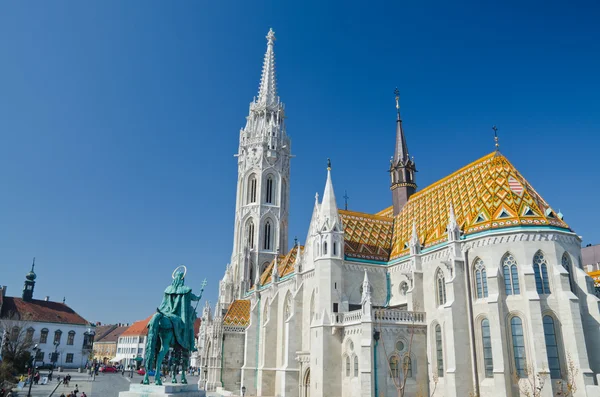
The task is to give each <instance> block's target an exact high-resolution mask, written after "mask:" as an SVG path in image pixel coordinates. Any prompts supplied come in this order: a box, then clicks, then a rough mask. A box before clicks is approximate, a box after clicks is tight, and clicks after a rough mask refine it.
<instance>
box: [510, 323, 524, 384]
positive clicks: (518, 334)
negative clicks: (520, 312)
mask: <svg viewBox="0 0 600 397" xmlns="http://www.w3.org/2000/svg"><path fill="white" fill-rule="evenodd" d="M510 331H511V334H512V344H513V355H514V357H515V369H516V371H517V376H518V377H519V378H525V377H527V354H525V335H524V334H523V322H522V321H521V318H520V317H513V318H511V319H510Z"/></svg>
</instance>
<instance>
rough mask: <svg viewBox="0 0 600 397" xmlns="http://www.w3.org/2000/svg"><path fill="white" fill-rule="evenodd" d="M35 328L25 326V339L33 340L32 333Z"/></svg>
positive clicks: (27, 340)
mask: <svg viewBox="0 0 600 397" xmlns="http://www.w3.org/2000/svg"><path fill="white" fill-rule="evenodd" d="M34 332H35V330H34V329H33V328H31V327H29V328H27V332H26V333H25V341H26V342H32V341H33V333H34Z"/></svg>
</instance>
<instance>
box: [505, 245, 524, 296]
mask: <svg viewBox="0 0 600 397" xmlns="http://www.w3.org/2000/svg"><path fill="white" fill-rule="evenodd" d="M502 269H503V274H504V291H505V292H506V295H519V294H520V293H521V290H520V288H519V271H518V270H517V261H515V258H514V257H513V256H512V254H510V253H507V254H506V255H504V257H503V258H502Z"/></svg>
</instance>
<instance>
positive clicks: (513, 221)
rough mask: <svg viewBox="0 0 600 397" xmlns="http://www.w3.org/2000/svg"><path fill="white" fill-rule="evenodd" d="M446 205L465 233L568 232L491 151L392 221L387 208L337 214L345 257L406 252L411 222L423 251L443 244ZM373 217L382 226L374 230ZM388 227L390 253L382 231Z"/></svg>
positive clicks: (416, 199)
mask: <svg viewBox="0 0 600 397" xmlns="http://www.w3.org/2000/svg"><path fill="white" fill-rule="evenodd" d="M450 204H452V206H453V207H454V213H455V216H456V220H457V223H458V225H459V226H460V228H461V230H462V231H463V232H464V233H465V234H472V233H477V232H481V231H484V230H492V229H500V228H506V227H514V226H556V227H560V228H564V229H569V226H568V225H567V224H566V223H565V222H564V221H563V220H562V219H560V216H559V215H558V214H557V213H556V212H554V210H553V209H552V208H551V207H550V206H549V205H548V203H546V202H545V201H544V199H542V197H541V196H540V195H539V194H538V193H537V192H536V191H535V190H534V189H533V187H532V186H531V185H530V184H529V182H527V180H526V179H525V178H524V177H523V176H522V175H521V174H520V173H519V172H518V171H517V170H516V169H515V167H514V166H513V165H512V164H511V163H510V162H509V161H508V160H507V159H506V157H504V156H503V155H502V154H500V153H499V152H493V153H490V154H488V155H486V156H484V157H482V158H480V159H479V160H476V161H474V162H473V163H471V164H469V165H467V166H465V167H463V168H461V169H459V170H458V171H456V172H454V173H452V174H450V175H449V176H447V177H445V178H443V179H441V180H439V181H438V182H436V183H434V184H432V185H430V186H428V187H427V188H425V189H423V190H421V191H419V192H417V193H415V194H413V195H412V196H411V197H410V199H409V200H408V202H407V203H406V204H405V205H404V207H403V208H402V210H401V211H400V213H399V214H398V215H397V216H396V217H395V218H392V217H391V216H392V207H388V208H386V209H384V210H382V211H380V212H378V213H377V214H375V215H367V214H362V213H356V212H352V213H349V212H348V211H339V212H340V215H341V216H342V219H343V222H344V228H345V232H346V235H345V240H346V255H348V256H350V257H357V258H364V259H373V260H384V261H385V260H389V259H395V258H398V257H400V256H403V255H406V254H408V252H409V247H408V241H409V239H410V237H411V234H412V226H413V223H414V224H416V226H417V234H418V235H419V241H420V242H421V245H422V246H423V247H431V246H433V245H435V244H439V243H442V242H444V241H446V240H447V234H446V226H447V225H448V213H449V208H450ZM373 219H376V220H377V221H378V222H379V223H380V224H381V226H378V227H375V225H373V222H374V221H373ZM390 223H392V224H393V232H392V234H393V236H392V237H391V252H390V254H389V256H388V257H387V258H386V256H385V253H386V252H388V250H389V249H390V248H389V247H390V242H389V241H390V240H388V239H387V237H388V233H386V231H387V227H384V226H383V225H384V224H385V225H389V224H390Z"/></svg>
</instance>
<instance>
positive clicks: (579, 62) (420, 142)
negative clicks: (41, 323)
mask: <svg viewBox="0 0 600 397" xmlns="http://www.w3.org/2000/svg"><path fill="white" fill-rule="evenodd" d="M497 3H498V4H496V5H489V4H488V5H485V4H481V2H470V3H469V2H464V3H457V2H414V1H412V2H405V1H402V2H370V3H369V6H368V7H365V6H364V4H366V3H364V2H362V1H361V2H352V1H346V2H343V3H335V2H321V1H314V2H313V1H305V2H279V1H273V2H241V1H240V2H218V1H216V2H201V1H191V0H190V1H183V0H181V1H177V2H164V1H133V0H132V1H126V2H123V1H107V0H103V1H87V2H67V1H62V2H38V3H36V4H35V6H34V5H33V4H32V3H27V2H10V3H6V4H4V5H3V7H2V12H1V13H0V54H1V59H2V61H1V62H0V137H1V145H0V181H1V183H2V194H0V269H1V272H0V284H4V285H8V292H9V295H20V292H21V288H22V282H23V279H24V275H25V273H26V272H27V271H28V269H29V266H30V264H31V258H32V257H34V256H36V257H37V266H36V271H37V273H38V283H37V286H36V290H35V292H36V296H37V297H38V298H42V297H43V296H45V295H49V296H50V297H51V299H53V300H62V298H63V296H64V297H66V300H67V303H68V304H69V305H71V306H72V307H73V308H74V309H75V310H77V311H78V312H80V314H82V315H83V316H84V317H86V318H87V319H88V320H90V321H102V322H117V321H120V322H131V321H134V320H138V319H142V318H145V317H147V316H148V315H149V314H150V313H151V312H153V311H154V310H155V307H156V305H158V304H159V302H160V299H161V293H162V290H163V288H164V287H166V285H168V283H169V282H170V275H171V272H172V270H173V269H174V268H175V267H176V266H177V265H178V264H180V263H183V264H186V265H187V266H188V267H189V273H188V278H187V279H188V283H189V284H190V285H191V286H192V287H196V288H197V287H198V286H199V284H200V282H201V281H202V279H203V278H205V277H206V278H207V279H208V282H209V284H208V286H207V291H206V294H205V296H206V297H208V298H209V299H210V300H211V301H212V302H213V303H214V301H215V300H216V296H217V288H218V280H219V279H220V278H221V276H222V274H223V271H224V268H225V265H226V263H227V262H228V260H229V258H230V255H231V248H232V237H231V236H232V229H233V216H234V205H235V202H234V200H235V188H236V161H235V159H234V157H233V154H234V153H235V152H236V150H237V139H238V133H239V129H240V128H241V127H242V126H243V125H244V121H245V119H244V118H245V116H246V115H247V113H248V104H249V102H250V101H251V100H252V97H253V96H254V95H256V93H257V88H258V83H259V79H260V69H261V64H262V59H263V55H264V51H265V48H266V40H265V38H264V37H265V35H266V33H267V31H268V29H269V27H273V29H274V30H275V32H276V35H277V42H276V47H275V51H276V60H277V78H278V88H279V93H280V95H281V98H282V100H283V101H284V102H285V103H286V106H287V108H286V109H287V116H288V121H287V126H288V134H289V135H290V136H291V137H292V150H293V152H294V154H295V155H296V156H297V157H296V158H295V159H294V160H293V162H292V179H291V215H290V233H289V234H290V239H293V237H294V236H295V235H297V236H298V237H299V238H300V240H301V242H302V243H303V240H304V238H305V236H306V230H307V226H308V222H309V220H310V213H311V210H312V206H313V203H314V193H315V192H316V191H319V192H321V191H322V189H323V187H324V183H325V176H326V175H325V165H326V158H327V157H331V159H332V163H333V182H334V187H335V189H336V193H337V196H338V200H339V204H340V205H342V199H341V197H342V196H343V192H344V190H347V191H348V195H349V196H350V201H349V203H350V204H349V207H350V209H353V210H359V211H365V212H373V211H378V210H380V209H382V208H384V207H386V206H388V205H389V204H390V201H391V196H390V193H389V189H388V186H389V181H388V174H387V173H386V169H387V167H388V164H389V162H388V161H389V157H390V156H391V155H392V151H393V144H394V120H395V113H394V112H395V109H394V97H393V90H394V88H395V87H396V86H398V88H399V89H400V91H401V105H402V115H403V119H404V127H405V132H406V134H407V140H408V145H409V149H410V152H411V154H412V155H414V156H415V159H416V161H417V166H418V169H419V171H420V172H419V174H418V175H417V177H418V179H417V182H418V184H419V186H420V187H425V186H427V185H428V184H430V183H432V182H434V181H436V180H438V179H440V178H442V177H444V176H445V175H447V174H449V173H451V172H453V171H455V170H456V169H458V168H460V167H462V166H463V165H465V164H467V163H469V162H471V161H474V160H476V159H477V158H479V157H481V156H483V155H485V154H487V153H489V152H491V151H492V150H493V132H492V130H491V127H492V125H494V124H496V125H497V126H498V128H499V134H500V144H501V151H502V152H503V153H504V154H505V155H506V156H507V157H508V158H509V160H510V161H511V162H512V163H513V164H514V165H515V166H516V167H517V168H518V169H519V170H520V172H521V173H522V174H523V175H524V176H525V177H526V178H527V179H528V180H529V182H530V183H531V184H532V185H533V186H534V187H535V188H536V190H537V191H538V192H539V193H540V194H541V195H542V196H543V197H544V198H545V199H546V200H547V201H548V202H549V203H550V205H552V206H553V207H554V208H556V209H560V210H561V211H562V212H563V214H564V215H565V220H566V221H567V222H568V223H569V224H570V225H571V227H572V228H573V229H574V230H575V231H576V232H577V233H578V234H580V235H582V236H583V241H584V243H588V242H589V243H600V232H598V224H600V213H599V212H598V211H597V209H596V208H595V206H596V205H597V201H598V196H599V195H600V184H599V183H598V170H599V167H600V166H599V165H598V160H597V159H596V154H597V152H598V145H599V144H600V138H599V137H598V133H599V132H600V131H599V123H600V113H599V109H600V99H599V96H598V92H599V91H600V74H599V73H598V70H600V48H599V46H600V44H599V43H600V28H599V27H598V23H597V21H598V19H599V17H600V12H599V6H598V4H597V3H593V2H589V3H584V2H578V3H577V6H567V4H566V3H564V2H558V1H544V2H526V3H527V5H523V4H521V3H522V2H516V1H505V2H497ZM500 3H501V4H500Z"/></svg>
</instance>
